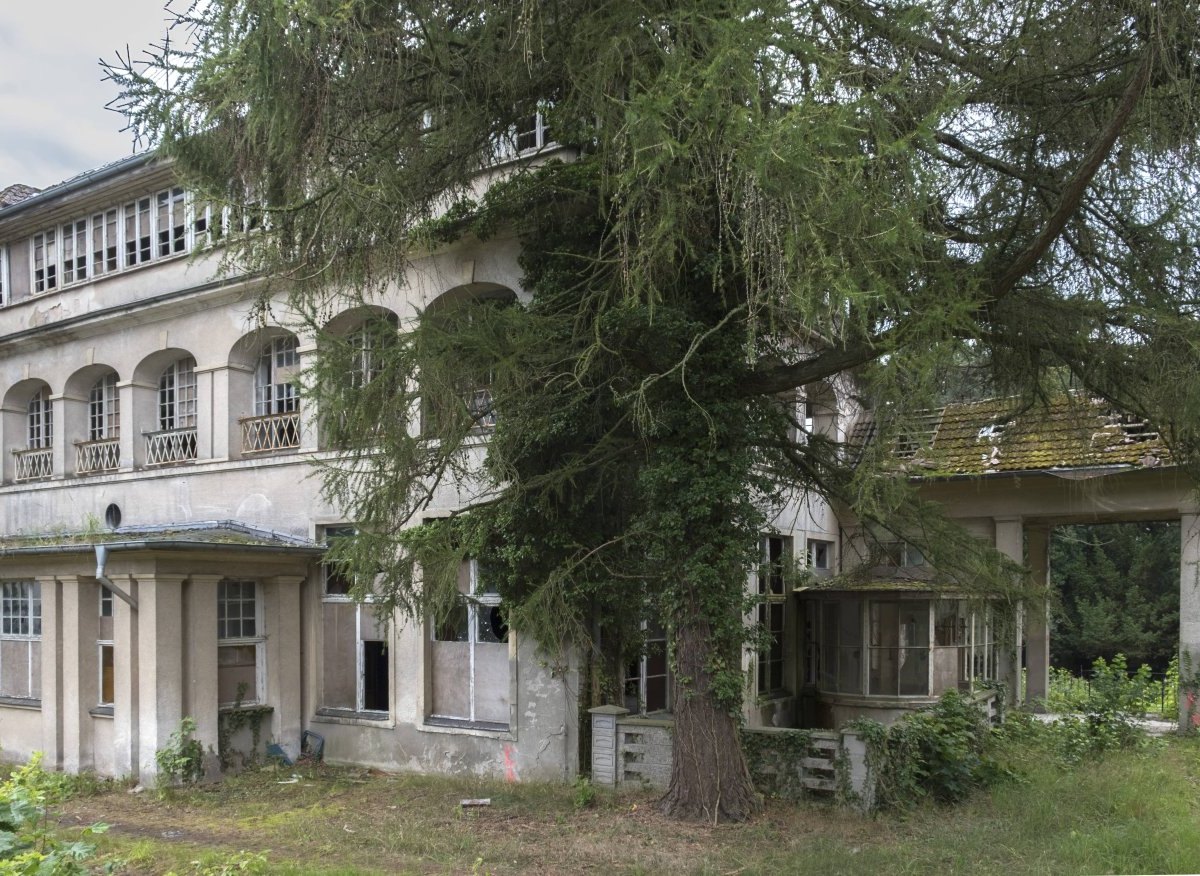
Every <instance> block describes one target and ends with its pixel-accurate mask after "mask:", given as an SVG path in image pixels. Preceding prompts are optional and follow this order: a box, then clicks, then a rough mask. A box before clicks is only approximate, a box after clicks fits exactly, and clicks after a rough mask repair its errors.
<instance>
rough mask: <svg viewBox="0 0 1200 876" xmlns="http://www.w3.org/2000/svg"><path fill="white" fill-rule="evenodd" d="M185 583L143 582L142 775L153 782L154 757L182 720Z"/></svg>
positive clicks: (140, 620)
mask: <svg viewBox="0 0 1200 876" xmlns="http://www.w3.org/2000/svg"><path fill="white" fill-rule="evenodd" d="M182 590H183V588H182V586H181V582H179V581H176V580H172V579H169V578H156V577H154V576H149V575H147V576H139V578H138V648H137V654H138V702H139V704H140V709H139V710H138V736H139V740H140V741H139V746H138V775H139V776H140V777H141V779H142V781H143V782H145V781H147V780H150V781H153V779H154V776H155V775H156V774H157V773H158V764H157V763H156V762H155V760H154V754H155V752H156V751H158V749H160V748H162V747H163V745H165V744H166V742H167V737H168V736H170V735H171V733H172V731H174V730H176V729H178V727H179V721H180V719H182V718H183V643H182V642H181V641H180V639H181V636H180V633H181V631H182V629H183V605H182V603H183V600H182Z"/></svg>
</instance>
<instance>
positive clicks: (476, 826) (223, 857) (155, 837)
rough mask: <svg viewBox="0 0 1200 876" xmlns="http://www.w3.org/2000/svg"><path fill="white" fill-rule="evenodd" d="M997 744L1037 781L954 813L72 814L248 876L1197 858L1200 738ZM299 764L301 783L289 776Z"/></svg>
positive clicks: (272, 782) (208, 795)
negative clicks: (691, 818) (1068, 753)
mask: <svg viewBox="0 0 1200 876" xmlns="http://www.w3.org/2000/svg"><path fill="white" fill-rule="evenodd" d="M1034 730H1035V732H1041V731H1040V730H1038V728H1034ZM995 742H996V745H997V748H996V756H997V757H998V758H999V759H1000V760H1001V762H1003V763H1004V764H1005V766H1006V767H1008V768H1010V769H1012V770H1013V771H1014V772H1016V773H1017V774H1018V775H1019V779H1017V780H1015V781H1006V782H1001V783H999V784H995V785H993V786H991V788H990V789H989V790H988V791H987V792H986V793H977V794H973V795H971V796H969V797H968V798H967V799H965V800H963V801H962V802H960V803H958V804H956V805H955V806H954V807H953V808H952V809H950V808H947V807H945V806H942V805H924V806H917V807H915V808H911V809H907V810H905V811H904V812H900V813H895V812H887V811H885V812H880V813H876V814H874V815H871V816H859V815H857V814H855V813H854V812H849V811H846V810H843V809H835V808H833V807H830V806H828V805H825V804H805V803H791V802H785V801H779V800H772V799H769V800H767V801H766V808H765V813H764V814H763V815H762V816H761V817H759V818H757V819H755V820H754V821H752V822H751V823H750V824H747V825H740V826H722V827H712V826H699V825H680V824H678V823H671V822H668V821H666V820H664V819H663V818H662V817H661V816H659V815H658V814H657V813H656V811H655V807H654V794H653V792H651V791H634V792H632V793H626V792H622V793H619V794H613V793H610V792H608V791H605V790H604V789H595V790H596V794H595V797H594V799H593V801H592V802H591V804H590V805H589V806H587V807H586V808H582V809H576V808H575V807H574V800H575V799H576V793H577V792H576V789H575V788H573V787H572V786H570V785H567V784H554V785H540V784H517V785H513V784H506V783H504V782H501V781H480V780H478V779H471V778H464V777H458V778H454V777H435V776H418V775H402V776H385V775H378V774H370V773H368V772H366V771H363V770H352V769H334V768H330V767H318V766H301V767H297V768H287V769H286V770H275V769H264V770H261V771H250V772H247V773H243V774H241V775H238V776H233V777H230V778H228V779H227V780H226V781H225V782H223V783H221V784H219V785H214V786H196V787H188V788H180V789H177V790H175V791H173V792H172V793H171V795H170V797H169V798H168V799H167V800H166V801H160V800H157V799H155V798H153V797H147V795H130V794H127V793H125V791H124V789H117V790H115V791H114V792H112V793H110V794H105V795H103V796H100V797H92V798H83V799H77V800H75V801H73V802H71V803H69V804H67V807H66V809H65V812H64V819H65V820H67V823H72V822H76V821H78V820H82V821H83V823H85V824H87V823H91V821H94V820H96V819H98V818H100V817H101V816H103V817H104V818H105V819H106V820H109V821H112V822H116V824H115V826H114V827H113V828H112V829H111V830H110V831H109V832H108V833H106V834H105V835H104V836H102V837H100V838H99V842H100V852H101V857H99V858H98V859H97V861H96V865H97V866H103V865H106V864H111V865H112V866H113V867H114V868H115V869H116V872H119V873H124V874H128V876H140V874H145V876H158V874H161V873H163V872H166V871H168V870H174V871H175V872H177V873H179V874H181V876H192V874H198V873H202V872H204V868H210V869H212V870H213V871H214V872H221V871H220V870H217V869H216V868H219V867H221V866H225V865H228V864H229V863H230V862H235V861H242V860H247V861H248V863H247V865H246V866H247V868H257V869H248V872H263V873H270V874H293V876H318V874H319V876H332V874H340V876H344V874H349V873H354V874H363V876H384V874H394V873H410V872H411V873H427V872H433V873H470V872H473V870H472V868H473V867H474V868H476V869H475V872H479V873H494V874H497V876H509V874H523V873H528V874H544V873H555V874H563V876H586V874H592V873H597V872H603V873H611V874H614V876H646V874H656V873H678V874H694V876H719V874H727V873H731V872H738V873H740V874H743V876H759V874H761V876H767V874H778V873H789V874H792V873H794V874H802V876H808V874H812V876H827V874H830V873H839V874H847V876H859V874H861V876H877V874H879V873H912V874H916V873H972V874H979V876H993V874H994V876H1011V874H1013V873H1021V874H1030V876H1071V874H1092V873H1186V872H1193V871H1194V870H1195V868H1196V865H1195V862H1196V861H1197V860H1200V823H1198V822H1197V819H1196V815H1195V807H1196V802H1195V800H1196V797H1195V793H1196V792H1195V788H1196V785H1197V783H1198V782H1200V740H1196V739H1190V738H1171V739H1168V740H1167V741H1166V742H1165V745H1164V747H1162V748H1153V749H1147V750H1144V751H1140V752H1109V753H1106V754H1102V755H1099V756H1097V757H1095V758H1087V759H1085V760H1083V761H1081V762H1079V763H1078V764H1075V765H1071V766H1067V765H1065V764H1064V763H1063V762H1062V761H1061V760H1059V759H1058V758H1057V757H1055V756H1054V755H1053V754H1050V755H1049V756H1048V755H1047V752H1046V750H1045V749H1044V748H1043V747H1042V744H1041V743H1040V742H1038V741H1036V740H1035V741H1033V742H1032V743H1029V742H1026V741H1023V740H1020V741H1019V740H1015V739H1009V738H1007V737H997V738H996V740H995ZM293 774H294V775H296V776H298V777H299V781H296V782H293V783H289V784H279V783H280V782H281V781H284V780H287V781H289V782H290V781H291V779H292V777H293ZM468 797H470V798H474V797H488V798H490V799H491V801H492V803H491V806H489V807H481V808H478V809H473V810H463V809H461V808H460V807H459V805H458V803H459V801H460V800H462V799H464V798H468ZM253 856H260V857H261V858H265V859H266V860H265V862H261V861H259V860H254V858H253ZM193 862H195V863H193ZM477 862H478V864H477ZM233 872H237V871H233Z"/></svg>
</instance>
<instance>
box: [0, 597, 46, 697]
mask: <svg viewBox="0 0 1200 876" xmlns="http://www.w3.org/2000/svg"><path fill="white" fill-rule="evenodd" d="M41 695H42V585H41V584H39V583H38V582H37V581H4V582H3V583H0V696H5V697H17V698H20V699H34V700H36V699H40V698H41Z"/></svg>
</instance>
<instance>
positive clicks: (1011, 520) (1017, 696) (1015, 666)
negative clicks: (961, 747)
mask: <svg viewBox="0 0 1200 876" xmlns="http://www.w3.org/2000/svg"><path fill="white" fill-rule="evenodd" d="M996 550H998V551H999V552H1000V553H1002V554H1004V556H1006V557H1008V558H1009V559H1010V560H1012V561H1013V562H1014V563H1017V564H1018V565H1021V566H1024V565H1025V542H1024V530H1023V527H1022V523H1021V518H1020V517H997V518H996ZM1022 609H1023V606H1022V605H1020V604H1017V605H1016V606H1015V607H1014V615H1015V616H1014V617H1013V619H1012V629H1011V633H1012V635H1011V637H1009V636H1005V637H1004V638H1005V641H997V642H996V647H997V648H999V649H1000V654H999V660H998V661H997V663H998V666H999V674H1000V680H1001V681H1003V682H1004V684H1005V685H1006V686H1007V687H1008V703H1007V705H1009V706H1010V707H1012V706H1017V705H1020V703H1021V639H1022V629H1021V626H1022V623H1021V616H1022V614H1023V610H1022Z"/></svg>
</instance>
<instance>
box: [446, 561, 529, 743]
mask: <svg viewBox="0 0 1200 876" xmlns="http://www.w3.org/2000/svg"><path fill="white" fill-rule="evenodd" d="M464 562H466V563H467V564H468V586H467V591H466V593H461V594H460V600H461V602H462V604H463V605H464V606H465V609H466V625H467V638H466V639H465V640H463V639H459V638H457V637H456V638H453V639H450V638H442V637H441V636H440V635H439V633H440V631H441V630H442V629H445V628H447V627H446V624H447V623H448V621H449V619H447V620H444V621H443V622H441V623H438V622H436V620H433V619H431V621H430V624H429V635H428V637H427V640H428V642H429V643H430V645H431V646H432V645H434V644H436V643H464V644H466V645H467V646H468V666H467V705H468V712H469V715H468V716H462V715H442V714H438V713H437V712H435V711H433V709H434V706H433V698H432V697H431V698H430V702H429V705H428V708H427V710H426V711H427V714H426V718H425V720H426V722H428V723H430V724H432V725H435V726H438V725H440V726H443V727H446V726H449V727H467V728H474V729H481V730H494V731H500V732H510V731H511V730H512V728H513V720H512V711H513V703H514V698H513V679H514V677H515V673H514V667H513V653H514V652H513V645H514V642H515V635H516V634H515V633H514V631H513V630H511V629H510V628H509V627H508V624H507V622H506V623H505V624H504V637H503V638H502V639H501V640H499V641H497V642H488V641H480V635H479V630H480V620H481V618H480V609H492V608H498V607H500V606H501V605H503V604H504V600H503V599H502V598H501V596H500V594H499V593H497V592H496V591H488V590H484V591H480V590H479V586H480V584H479V582H480V577H481V576H480V573H479V561H478V560H477V559H476V558H475V557H470V558H468V559H467V560H465V561H464ZM481 644H483V645H494V644H504V645H506V646H507V655H506V659H507V661H508V688H509V689H508V692H507V697H506V698H507V700H508V710H509V714H508V716H507V720H506V721H505V722H504V723H501V722H498V721H488V720H485V719H482V718H479V717H478V716H477V714H476V707H477V699H478V698H477V697H476V695H475V688H476V682H477V676H478V674H479V673H478V671H477V662H476V656H477V650H478V647H479V645H481ZM427 654H429V667H428V670H427V671H428V672H429V673H430V674H429V676H428V677H429V679H430V692H431V693H432V684H433V677H432V670H433V661H434V659H435V657H434V655H433V654H432V651H427Z"/></svg>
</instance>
